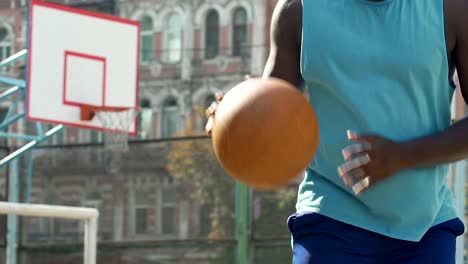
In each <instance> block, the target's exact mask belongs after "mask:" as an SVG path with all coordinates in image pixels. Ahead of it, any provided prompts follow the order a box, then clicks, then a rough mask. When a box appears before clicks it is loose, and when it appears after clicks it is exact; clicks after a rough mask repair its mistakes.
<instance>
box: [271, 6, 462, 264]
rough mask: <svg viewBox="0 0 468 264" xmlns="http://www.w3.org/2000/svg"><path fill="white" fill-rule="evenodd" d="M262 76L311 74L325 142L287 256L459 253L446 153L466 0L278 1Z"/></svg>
mask: <svg viewBox="0 0 468 264" xmlns="http://www.w3.org/2000/svg"><path fill="white" fill-rule="evenodd" d="M271 40H272V47H271V50H270V55H269V58H268V62H267V65H266V68H265V71H264V77H277V78H281V79H283V80H286V81H288V82H290V83H293V84H294V85H296V86H297V87H298V88H301V87H303V86H304V85H307V86H308V88H309V91H310V102H311V105H312V107H313V108H314V109H315V111H316V114H317V118H318V121H319V126H320V143H319V148H318V151H317V154H316V157H315V159H314V161H313V163H312V164H311V165H310V167H309V168H308V170H307V172H306V176H305V178H304V180H303V182H302V183H301V185H300V187H299V195H298V202H297V206H296V207H297V212H296V213H295V214H294V215H292V216H291V217H290V218H289V219H288V226H289V229H290V231H291V234H292V238H293V263H294V264H307V263H314V264H333V263H340V264H342V263H357V264H366V263H400V264H401V263H415V264H416V263H421V264H428V263H435V264H449V263H450V264H453V263H455V241H456V237H457V236H459V235H462V234H463V232H464V225H463V223H462V222H461V221H460V219H459V218H458V217H457V215H456V212H455V207H454V199H453V194H452V192H451V190H450V189H449V187H448V186H447V184H446V176H447V164H448V163H450V162H454V161H457V160H460V159H463V158H467V157H468V119H464V120H461V121H459V122H458V123H456V124H454V125H451V111H450V109H451V107H450V103H451V99H452V95H453V92H454V89H455V87H454V84H453V82H452V80H453V76H454V71H455V70H457V71H458V76H459V80H460V85H461V90H462V93H463V96H464V98H465V100H468V1H466V0H445V1H444V0H381V1H375V0H374V1H372V0H302V2H301V0H279V3H278V4H277V7H276V9H275V11H274V14H273V18H272V25H271Z"/></svg>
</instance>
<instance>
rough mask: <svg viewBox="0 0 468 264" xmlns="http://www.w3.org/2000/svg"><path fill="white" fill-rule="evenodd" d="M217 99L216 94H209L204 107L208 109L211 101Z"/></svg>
mask: <svg viewBox="0 0 468 264" xmlns="http://www.w3.org/2000/svg"><path fill="white" fill-rule="evenodd" d="M214 101H215V96H214V95H213V94H210V95H207V96H206V98H205V101H204V102H203V107H204V108H205V109H206V108H208V107H209V106H210V105H211V103H213V102H214Z"/></svg>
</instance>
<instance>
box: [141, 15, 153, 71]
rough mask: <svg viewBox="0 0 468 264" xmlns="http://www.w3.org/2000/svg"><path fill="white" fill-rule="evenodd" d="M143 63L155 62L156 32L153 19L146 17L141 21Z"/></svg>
mask: <svg viewBox="0 0 468 264" xmlns="http://www.w3.org/2000/svg"><path fill="white" fill-rule="evenodd" d="M140 49H141V51H140V52H141V62H142V63H148V62H152V61H153V57H154V56H153V54H154V32H153V19H151V17H149V16H144V17H143V18H142V19H141V47H140Z"/></svg>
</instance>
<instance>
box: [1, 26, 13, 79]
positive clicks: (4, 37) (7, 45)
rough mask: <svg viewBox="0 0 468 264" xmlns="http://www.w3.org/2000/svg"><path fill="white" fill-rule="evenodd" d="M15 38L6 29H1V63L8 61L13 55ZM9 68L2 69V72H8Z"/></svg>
mask: <svg viewBox="0 0 468 264" xmlns="http://www.w3.org/2000/svg"><path fill="white" fill-rule="evenodd" d="M12 47H13V37H12V36H11V34H10V31H9V30H8V29H7V28H6V27H0V61H3V60H4V59H7V58H8V57H10V56H11V55H12V54H11V53H12ZM7 70H8V67H4V68H0V71H7Z"/></svg>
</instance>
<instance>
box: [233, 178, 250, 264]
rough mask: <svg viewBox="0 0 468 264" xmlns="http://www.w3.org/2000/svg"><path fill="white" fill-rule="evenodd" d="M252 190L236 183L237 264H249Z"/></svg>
mask: <svg viewBox="0 0 468 264" xmlns="http://www.w3.org/2000/svg"><path fill="white" fill-rule="evenodd" d="M249 201H250V188H249V187H248V186H246V185H244V184H242V183H239V182H238V183H236V238H237V254H236V264H248V263H250V261H249V248H250V246H249V241H250V211H249Z"/></svg>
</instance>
